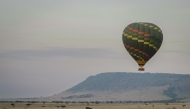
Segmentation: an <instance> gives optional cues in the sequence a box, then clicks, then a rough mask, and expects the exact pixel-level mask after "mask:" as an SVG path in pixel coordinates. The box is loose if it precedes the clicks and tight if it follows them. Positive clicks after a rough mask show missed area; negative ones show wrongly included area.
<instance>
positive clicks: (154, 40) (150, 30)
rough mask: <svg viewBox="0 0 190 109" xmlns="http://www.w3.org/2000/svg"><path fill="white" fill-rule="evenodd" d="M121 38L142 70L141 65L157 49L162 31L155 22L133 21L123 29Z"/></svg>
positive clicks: (161, 38)
mask: <svg viewBox="0 0 190 109" xmlns="http://www.w3.org/2000/svg"><path fill="white" fill-rule="evenodd" d="M122 39H123V44H124V46H125V48H126V50H127V51H128V53H129V54H130V55H131V56H132V57H133V59H134V60H135V61H136V62H137V63H138V65H139V66H140V68H139V71H144V68H142V67H143V66H144V65H145V64H146V63H147V62H148V61H149V60H150V59H151V58H152V57H153V56H154V55H155V53H156V52H157V51H158V50H159V48H160V46H161V44H162V40H163V33H162V30H161V29H160V28H159V27H158V26H157V25H155V24H152V23H147V22H135V23H131V24H129V25H128V26H127V27H126V28H125V29H124V31H123V34H122Z"/></svg>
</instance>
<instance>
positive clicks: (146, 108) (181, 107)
mask: <svg viewBox="0 0 190 109" xmlns="http://www.w3.org/2000/svg"><path fill="white" fill-rule="evenodd" d="M11 104H12V105H11ZM13 104H14V105H13ZM27 104H28V103H0V109H86V107H90V108H92V109H190V103H169V104H168V105H166V104H164V103H151V104H143V103H112V104H106V103H100V104H85V103H74V104H73V103H70V104H65V103H30V104H31V105H28V106H27ZM64 106H66V107H64Z"/></svg>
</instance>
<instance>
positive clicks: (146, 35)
mask: <svg viewBox="0 0 190 109" xmlns="http://www.w3.org/2000/svg"><path fill="white" fill-rule="evenodd" d="M126 28H127V29H128V30H131V31H133V32H135V33H138V34H142V35H144V36H145V37H149V36H150V34H147V33H144V32H142V31H138V30H136V29H134V28H131V27H130V26H127V27H126Z"/></svg>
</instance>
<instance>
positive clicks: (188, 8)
mask: <svg viewBox="0 0 190 109" xmlns="http://www.w3.org/2000/svg"><path fill="white" fill-rule="evenodd" d="M0 13H1V17H0V24H1V25H0V98H24V97H41V96H43V97H44V96H50V95H54V94H57V93H60V92H62V91H65V90H67V89H69V88H71V87H73V86H75V85H76V84H78V83H80V82H82V81H84V80H85V79H86V78H87V77H89V76H93V75H97V74H99V73H103V72H132V73H135V72H138V65H137V63H136V62H135V61H134V59H132V57H131V56H130V55H129V54H128V53H127V51H126V50H125V48H124V46H123V43H122V32H123V30H124V28H125V27H126V26H127V25H128V24H130V23H133V22H151V23H155V24H156V25H158V26H159V27H160V28H161V29H162V32H163V37H164V38H163V44H162V46H161V48H160V50H159V51H158V52H157V54H156V55H155V56H154V57H153V58H152V59H151V60H150V61H149V62H148V63H147V64H146V65H145V72H151V73H174V74H190V69H189V62H190V49H189V46H190V36H189V31H190V25H189V24H190V20H189V19H190V1H189V0H180V1H179V0H167V1H165V0H159V1H155V0H145V1H143V2H142V1H140V0H136V1H134V0H117V1H115V0H103V1H89V0H80V1H76V0H67V1H63V0H48V1H47V0H40V1H38V0H27V1H25V0H14V1H10V0H1V1H0ZM145 72H140V73H145Z"/></svg>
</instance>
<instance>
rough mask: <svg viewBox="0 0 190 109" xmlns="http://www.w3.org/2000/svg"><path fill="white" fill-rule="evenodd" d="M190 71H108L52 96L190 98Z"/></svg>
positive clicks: (77, 97)
mask: <svg viewBox="0 0 190 109" xmlns="http://www.w3.org/2000/svg"><path fill="white" fill-rule="evenodd" d="M189 92H190V75H188V74H169V73H132V72H107V73H100V74H97V75H95V76H89V77H88V78H87V79H86V80H84V81H83V82H81V83H79V84H77V85H76V86H74V87H72V88H70V89H68V90H66V91H63V92H62V93H59V94H56V95H54V96H51V97H50V98H54V99H60V100H137V101H138V100H141V101H146V100H170V99H176V100H181V99H186V98H190V93H189Z"/></svg>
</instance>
